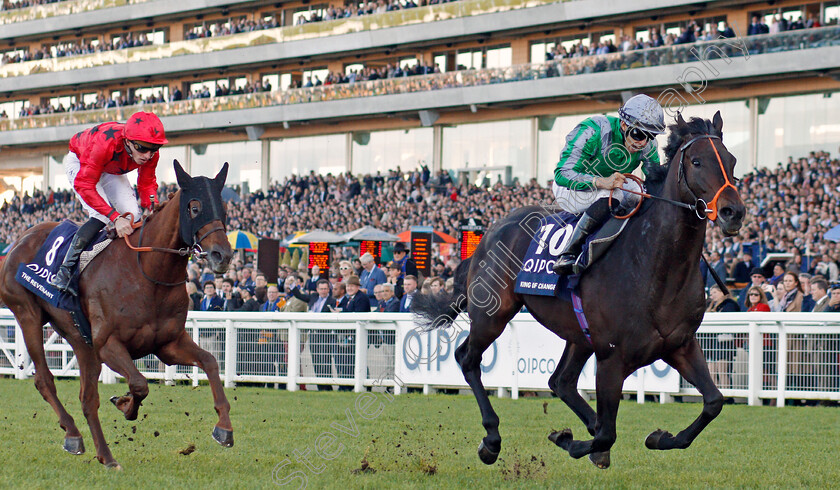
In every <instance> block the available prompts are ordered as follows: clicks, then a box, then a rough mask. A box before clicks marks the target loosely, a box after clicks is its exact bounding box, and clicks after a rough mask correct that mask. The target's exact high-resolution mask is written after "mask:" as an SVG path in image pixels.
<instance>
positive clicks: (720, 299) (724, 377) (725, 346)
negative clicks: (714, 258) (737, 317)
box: [706, 284, 741, 388]
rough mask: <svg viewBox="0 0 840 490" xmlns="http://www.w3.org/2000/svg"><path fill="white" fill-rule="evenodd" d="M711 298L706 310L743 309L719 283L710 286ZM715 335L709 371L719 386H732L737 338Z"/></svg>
mask: <svg viewBox="0 0 840 490" xmlns="http://www.w3.org/2000/svg"><path fill="white" fill-rule="evenodd" d="M709 299H710V300H711V301H710V303H709V306H708V308H706V311H713V312H738V311H741V310H740V309H739V308H738V304H737V303H736V302H735V300H733V299H732V298H730V297H729V295H724V294H723V292H722V291H721V290H720V287H719V286H718V285H717V284H715V285H713V286H712V287H710V288H709ZM713 336H714V338H713V339H712V341H711V342H710V344H709V349H708V351H707V355H708V357H709V361H710V362H709V371H710V372H711V374H712V379H713V380H714V382H715V385H716V386H717V387H718V388H729V387H730V386H731V382H730V373H731V372H732V371H731V362H732V359H733V358H734V357H735V338H734V337H733V336H732V334H713Z"/></svg>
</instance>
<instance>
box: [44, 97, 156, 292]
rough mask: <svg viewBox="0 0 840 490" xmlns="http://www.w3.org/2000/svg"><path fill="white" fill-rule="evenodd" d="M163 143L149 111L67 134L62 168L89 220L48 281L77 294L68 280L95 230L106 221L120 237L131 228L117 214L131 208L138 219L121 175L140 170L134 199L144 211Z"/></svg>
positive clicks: (152, 193)
mask: <svg viewBox="0 0 840 490" xmlns="http://www.w3.org/2000/svg"><path fill="white" fill-rule="evenodd" d="M166 143H168V141H167V139H166V136H165V134H164V131H163V124H162V123H161V122H160V119H159V118H158V117H157V116H156V115H154V114H153V113H151V112H138V113H136V114H133V115H132V116H131V117H130V118H128V121H126V122H125V124H120V123H117V122H107V123H102V124H99V125H97V126H94V127H92V128H90V129H88V130H85V131H82V132H81V133H76V135H74V136H73V137H72V138H71V139H70V152H69V153H67V155H66V156H65V157H64V170H65V172H67V178H68V179H69V180H70V183H71V184H72V185H73V189H74V190H75V191H76V196H77V197H78V198H79V200H80V201H81V203H82V207H84V209H85V210H86V211H87V212H88V215H89V216H90V219H89V220H88V221H87V222H86V223H85V224H84V225H82V226H81V227H80V228H79V230H78V232H76V236H74V237H73V241H72V242H71V243H70V249H69V250H68V251H67V256H66V257H65V258H64V262H63V263H62V264H61V268H60V269H59V271H58V273H57V274H56V275H55V277H54V278H53V280H52V281H51V282H50V284H52V285H53V286H55V287H56V288H58V289H59V290H61V291H67V292H68V293H70V294H72V295H74V296H75V295H77V294H78V292H77V291H75V290H74V289H73V288H72V286H71V284H70V282H71V281H70V280H71V279H72V277H73V272H74V269H75V268H76V265H77V264H78V262H79V256H80V255H81V253H82V251H83V250H84V249H85V247H87V246H88V244H89V243H90V241H91V240H93V238H94V237H95V236H96V234H97V233H99V231H100V230H101V229H102V228H103V227H104V226H105V225H106V224H108V223H111V222H113V223H114V228H115V229H116V231H117V235H118V236H120V237H123V236H126V235H130V234H131V233H132V232H133V231H134V228H133V227H132V223H131V221H130V220H129V219H128V218H125V217H123V216H121V215H122V214H125V213H131V214H132V215H133V216H134V219H135V220H139V219H140V218H141V216H140V207H139V206H138V205H137V198H136V197H135V195H134V190H133V189H132V188H131V183H129V181H128V177H127V176H126V175H125V174H127V173H128V172H131V171H132V170H134V169H140V170H139V171H138V173H137V190H138V192H139V194H140V204H141V205H142V206H143V207H144V208H147V209H149V210H152V209H153V208H154V205H155V201H156V196H157V188H158V185H157V180H156V179H155V168H156V167H157V163H158V159H159V155H158V150H159V149H160V147H161V146H162V145H165V144H166Z"/></svg>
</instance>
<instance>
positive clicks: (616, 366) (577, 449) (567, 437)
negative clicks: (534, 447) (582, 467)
mask: <svg viewBox="0 0 840 490" xmlns="http://www.w3.org/2000/svg"><path fill="white" fill-rule="evenodd" d="M623 385H624V365H623V362H622V361H621V360H620V358H619V356H612V357H610V358H608V359H606V360H599V361H598V370H597V373H596V375H595V394H596V397H597V399H598V400H597V406H598V411H597V416H596V422H595V437H594V438H593V439H591V440H589V441H576V440H574V439H572V432H571V431H570V430H568V429H565V430H563V431H561V432H558V433H556V437H555V439H552V440H553V441H554V442H555V443H556V444H557V445H558V446H560V447H562V448H563V449H565V450H567V451H568V452H569V455H570V456H571V457H573V458H580V457H582V456H585V455H587V454H591V453H604V452H606V451H609V450H610V448H611V447H612V445H613V444H614V443H615V437H616V432H615V420H616V416H617V415H618V403H619V402H620V401H621V387H622V386H623ZM592 462H593V463H595V464H596V465H597V466H599V467H601V468H606V467H607V466H608V465H609V460H607V461H606V465H603V464H601V463H602V461H598V460H595V459H593V461H592Z"/></svg>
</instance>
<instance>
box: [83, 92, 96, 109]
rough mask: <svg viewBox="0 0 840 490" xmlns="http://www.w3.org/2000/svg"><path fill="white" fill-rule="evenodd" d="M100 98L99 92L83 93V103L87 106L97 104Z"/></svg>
mask: <svg viewBox="0 0 840 490" xmlns="http://www.w3.org/2000/svg"><path fill="white" fill-rule="evenodd" d="M97 100H99V94H97V93H96V92H90V93H87V94H82V104H84V105H85V106H88V107H91V106H93V105H94V104H96V101H97Z"/></svg>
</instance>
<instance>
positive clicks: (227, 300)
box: [222, 278, 243, 311]
mask: <svg viewBox="0 0 840 490" xmlns="http://www.w3.org/2000/svg"><path fill="white" fill-rule="evenodd" d="M222 301H223V302H224V304H223V306H222V311H236V310H238V309H239V308H241V307H242V303H243V301H242V298H241V296H240V293H239V292H238V291H234V289H233V279H230V278H224V279H222Z"/></svg>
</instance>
